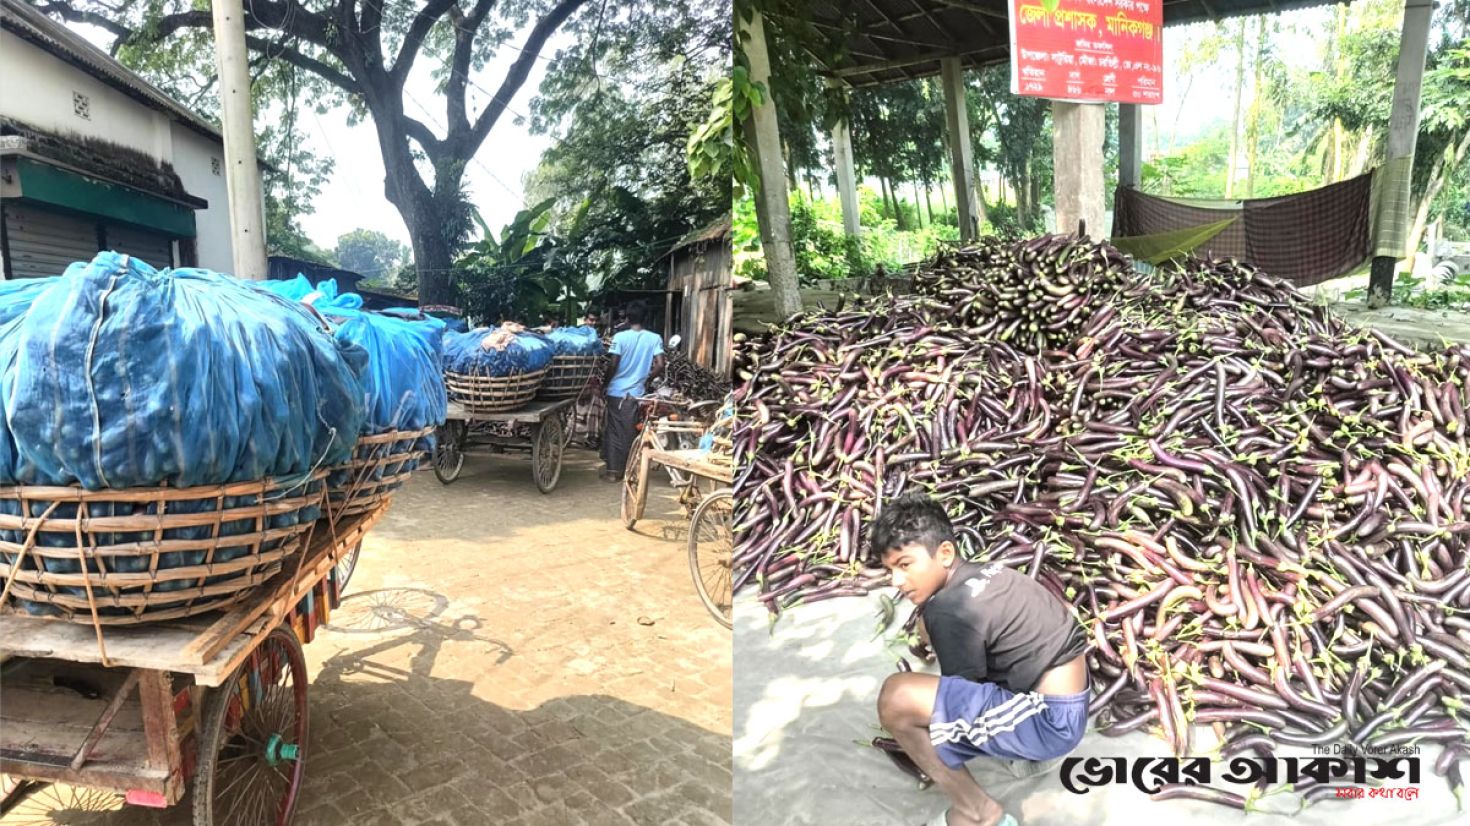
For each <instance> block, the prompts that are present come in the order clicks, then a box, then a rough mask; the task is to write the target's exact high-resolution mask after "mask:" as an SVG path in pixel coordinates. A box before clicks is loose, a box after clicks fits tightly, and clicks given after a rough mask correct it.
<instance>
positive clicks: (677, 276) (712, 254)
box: [668, 215, 734, 375]
mask: <svg viewBox="0 0 1470 826" xmlns="http://www.w3.org/2000/svg"><path fill="white" fill-rule="evenodd" d="M668 258H669V293H670V294H671V297H672V300H673V301H674V302H677V306H678V320H677V323H676V328H677V331H678V333H679V335H680V337H681V338H682V339H683V343H682V344H681V347H682V348H683V350H684V352H685V353H687V354H688V355H689V358H690V360H691V361H693V362H695V363H696V364H700V365H702V366H704V367H708V368H710V369H711V370H714V371H715V372H717V373H719V374H721V375H729V373H730V360H731V357H732V355H733V353H732V352H731V351H732V347H733V345H732V342H731V336H732V334H733V329H732V326H731V322H732V320H733V318H734V312H733V310H732V308H731V299H730V290H731V289H732V281H731V276H732V273H733V267H734V259H733V258H732V256H731V252H730V216H729V215H726V216H724V217H723V218H720V219H719V220H717V221H715V222H714V223H712V224H710V225H708V226H706V227H703V228H701V229H699V230H697V231H695V232H692V233H690V234H689V235H686V236H685V237H684V238H683V239H682V240H680V241H679V243H678V244H676V245H675V246H674V248H673V249H672V250H670V251H669V255H668Z"/></svg>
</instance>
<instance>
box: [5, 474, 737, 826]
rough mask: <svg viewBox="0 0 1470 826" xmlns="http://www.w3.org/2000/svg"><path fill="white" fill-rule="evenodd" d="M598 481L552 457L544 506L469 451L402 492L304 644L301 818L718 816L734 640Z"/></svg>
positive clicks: (477, 820)
mask: <svg viewBox="0 0 1470 826" xmlns="http://www.w3.org/2000/svg"><path fill="white" fill-rule="evenodd" d="M598 467H599V465H598V464H597V462H596V459H595V457H594V456H593V455H592V454H591V453H587V452H584V451H571V452H569V453H568V457H567V462H566V465H565V467H564V471H563V475H562V477H561V483H560V486H559V487H558V488H557V490H556V491H555V492H553V493H552V494H550V495H545V496H543V495H542V494H540V493H538V492H537V490H536V487H535V485H534V484H533V483H532V481H531V478H530V470H529V464H528V463H527V461H526V460H525V459H524V458H515V457H503V456H495V457H486V456H471V457H470V458H469V459H467V461H466V464H465V468H464V473H463V475H462V476H461V477H460V479H459V481H457V482H455V483H454V484H453V485H449V486H447V487H446V486H442V485H440V484H439V482H438V481H437V480H435V478H434V477H433V475H432V474H431V473H427V472H425V473H422V474H419V475H418V476H416V477H415V478H414V480H413V481H412V482H410V484H409V485H408V486H407V487H406V488H405V489H404V490H403V491H401V492H400V493H399V494H398V496H397V498H396V501H395V502H394V503H393V505H392V508H391V510H390V511H389V513H388V515H387V516H386V517H385V518H384V519H383V521H382V522H381V523H379V525H378V526H377V527H376V528H375V529H374V531H373V532H372V533H371V534H370V535H369V536H368V539H367V541H366V543H365V545H364V548H363V556H362V559H361V562H360V563H359V566H358V569H357V572H356V573H355V574H354V575H353V578H352V581H351V583H350V585H349V587H348V589H347V595H346V598H345V599H344V602H343V604H342V606H341V608H340V609H339V610H338V611H337V612H335V613H334V614H333V616H332V625H331V627H330V628H329V629H327V630H325V631H324V632H322V633H321V634H319V636H318V637H317V638H316V640H315V641H314V642H312V643H311V644H310V645H307V646H306V649H305V650H306V656H307V661H308V666H309V669H310V673H311V676H312V684H311V688H310V692H309V697H310V714H311V736H310V741H309V747H308V752H307V754H308V756H307V775H306V781H305V785H304V789H303V792H302V795H303V796H302V800H301V803H300V805H299V807H298V810H297V812H298V814H297V818H296V823H297V824H300V826H318V825H320V826H339V824H347V823H351V824H353V826H374V824H403V825H404V826H408V825H409V824H436V826H447V825H448V824H459V826H464V825H465V824H505V826H530V825H531V824H571V823H589V824H633V823H638V824H691V825H694V826H702V825H703V824H722V823H729V822H730V821H731V798H730V789H731V772H730V762H731V750H730V736H731V666H730V659H731V641H730V632H729V631H728V630H726V629H725V628H723V627H721V626H720V625H718V624H717V623H716V622H715V621H714V619H713V618H712V617H710V616H709V615H708V614H707V613H706V612H705V610H704V608H703V606H702V605H701V604H700V602H699V599H698V597H697V596H696V595H695V592H694V589H693V584H692V581H691V579H690V574H689V566H688V562H687V555H686V550H685V548H686V546H685V541H686V531H685V522H684V521H683V518H682V511H681V510H680V509H679V508H678V506H677V504H676V502H675V500H674V498H673V496H672V489H671V488H667V487H662V488H656V492H655V495H654V497H652V498H651V500H650V503H649V518H647V519H645V520H644V521H642V522H640V523H639V525H638V529H637V531H636V532H629V531H627V530H625V529H624V528H623V525H622V523H621V522H620V521H619V520H618V497H619V493H620V488H619V487H618V486H616V485H611V484H607V483H604V482H601V481H599V480H598V478H597V469H598ZM665 491H667V494H666V495H665V493H664V492H665ZM59 791H60V792H61V798H62V801H61V802H62V803H63V804H65V803H68V802H71V798H70V792H69V791H68V790H65V789H62V790H59ZM32 804H35V805H32ZM188 804H189V801H188V799H187V798H186V800H185V801H184V802H183V803H182V804H181V805H180V806H179V807H177V808H176V809H174V810H171V811H169V812H166V813H157V812H153V811H151V810H143V809H136V808H127V809H123V810H122V811H111V812H106V813H98V814H92V813H88V812H84V811H81V810H80V808H97V809H116V808H117V807H118V805H119V801H117V799H116V798H110V797H96V796H94V797H93V802H91V803H87V804H83V805H82V806H79V807H77V808H72V807H66V806H63V808H61V809H59V810H58V808H57V806H56V805H55V804H54V803H48V804H45V805H42V801H40V800H39V799H38V800H35V801H31V802H30V803H27V804H24V805H23V806H22V808H21V809H20V810H17V811H16V812H12V813H11V815H10V816H8V817H6V818H4V819H3V820H0V823H4V824H7V826H9V824H18V823H47V822H54V823H58V824H79V823H89V824H91V823H95V824H106V825H107V826H119V825H120V824H135V823H166V824H182V823H188V822H189V817H188V809H187V806H188ZM47 806H49V807H50V808H49V809H47ZM38 809H39V810H40V811H38Z"/></svg>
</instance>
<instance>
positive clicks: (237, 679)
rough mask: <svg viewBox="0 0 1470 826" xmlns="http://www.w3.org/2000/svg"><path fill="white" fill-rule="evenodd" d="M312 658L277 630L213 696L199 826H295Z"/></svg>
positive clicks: (203, 745)
mask: <svg viewBox="0 0 1470 826" xmlns="http://www.w3.org/2000/svg"><path fill="white" fill-rule="evenodd" d="M306 711H307V709H306V658H305V657H304V656H303V655H302V652H301V643H300V642H299V641H298V640H297V639H296V634H295V632H293V631H291V629H290V628H287V627H284V626H282V627H278V628H276V629H275V630H274V631H272V632H271V633H270V635H269V636H267V637H266V638H265V640H264V641H263V642H261V644H260V646H259V647H258V648H256V649H255V651H253V652H251V654H250V658H249V659H247V660H246V661H245V663H244V664H243V665H241V666H240V668H239V669H237V670H236V671H235V673H234V674H232V675H230V679H229V680H227V681H226V682H225V683H224V685H222V686H220V687H219V688H218V689H215V690H214V691H211V692H210V696H209V700H208V701H207V703H206V705H205V709H204V720H203V725H202V728H201V730H200V737H199V768H198V772H197V773H196V774H195V777H194V824H195V826H216V824H223V823H225V822H226V821H228V822H231V823H234V822H240V823H248V824H251V826H257V824H259V825H260V826H264V825H265V824H275V826H285V824H287V823H290V822H291V815H292V812H293V811H294V810H295V808H296V797H297V794H298V793H299V792H300V790H301V778H302V776H303V775H304V774H305V773H306V724H307V718H306Z"/></svg>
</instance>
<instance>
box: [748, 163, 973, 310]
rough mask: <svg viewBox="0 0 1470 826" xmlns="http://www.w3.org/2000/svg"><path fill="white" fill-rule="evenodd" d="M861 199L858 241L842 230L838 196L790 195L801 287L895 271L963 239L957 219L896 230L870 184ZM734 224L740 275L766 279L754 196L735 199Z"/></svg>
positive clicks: (863, 191) (860, 189) (794, 247)
mask: <svg viewBox="0 0 1470 826" xmlns="http://www.w3.org/2000/svg"><path fill="white" fill-rule="evenodd" d="M858 201H859V206H860V214H861V217H862V234H861V235H860V236H859V238H858V239H856V240H854V239H851V238H848V237H847V236H846V234H845V233H844V232H843V228H842V206H841V204H840V203H839V202H838V200H837V199H836V198H835V197H830V198H821V199H818V200H817V201H812V200H811V199H809V198H807V197H806V196H804V195H802V194H801V193H793V194H792V196H791V246H792V250H793V252H794V253H795V254H796V270H797V277H798V279H799V281H800V282H801V284H802V285H803V286H813V285H816V284H818V283H819V282H821V281H827V280H842V279H847V278H861V277H865V276H869V275H872V274H873V272H874V271H875V270H876V268H877V267H878V266H879V265H882V266H883V268H884V269H885V270H887V271H888V272H895V271H898V270H900V269H902V268H903V267H904V265H906V264H910V263H913V262H915V261H919V260H921V259H924V258H927V257H928V256H930V255H932V254H933V252H934V250H935V248H936V247H937V246H938V245H939V244H940V243H941V242H953V241H957V240H959V229H958V227H956V226H955V225H954V224H953V223H949V224H940V223H935V224H933V225H931V226H926V227H924V228H923V229H920V230H902V231H901V230H899V229H897V222H896V221H895V220H894V219H893V218H892V217H886V216H885V214H884V209H885V207H884V205H883V203H882V201H883V198H882V196H881V195H879V194H878V193H876V192H874V191H873V190H872V189H869V188H868V187H861V188H859V190H858ZM732 223H733V246H734V253H735V272H736V274H737V275H740V276H742V277H745V278H753V279H756V280H764V279H765V277H766V270H765V264H766V262H765V258H764V257H762V255H761V246H760V231H759V228H758V227H757V225H756V219H755V202H754V201H753V200H752V199H751V198H748V197H747V198H743V199H741V200H739V201H736V202H735V213H734V217H733V221H732Z"/></svg>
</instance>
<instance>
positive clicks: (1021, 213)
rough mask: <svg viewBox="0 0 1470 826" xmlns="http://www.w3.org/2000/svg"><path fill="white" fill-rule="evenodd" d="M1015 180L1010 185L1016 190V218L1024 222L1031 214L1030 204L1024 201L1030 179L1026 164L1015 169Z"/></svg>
mask: <svg viewBox="0 0 1470 826" xmlns="http://www.w3.org/2000/svg"><path fill="white" fill-rule="evenodd" d="M1016 171H1017V173H1018V174H1017V175H1016V176H1015V177H1016V180H1014V181H1012V182H1011V187H1012V188H1013V189H1015V191H1016V220H1017V222H1018V223H1021V224H1024V223H1026V221H1027V219H1028V216H1030V214H1031V209H1030V206H1029V205H1028V204H1027V203H1026V195H1027V193H1028V192H1029V191H1030V189H1031V187H1030V180H1029V175H1028V170H1027V169H1026V166H1022V167H1021V168H1020V169H1018V170H1016Z"/></svg>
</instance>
